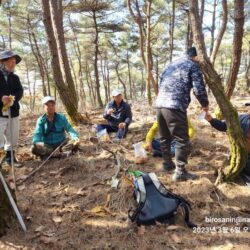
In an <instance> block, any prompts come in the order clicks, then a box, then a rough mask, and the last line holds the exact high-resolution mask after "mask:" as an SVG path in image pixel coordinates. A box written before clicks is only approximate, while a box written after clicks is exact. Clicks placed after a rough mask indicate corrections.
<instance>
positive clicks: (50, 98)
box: [42, 96, 56, 105]
mask: <svg viewBox="0 0 250 250" xmlns="http://www.w3.org/2000/svg"><path fill="white" fill-rule="evenodd" d="M48 102H54V103H55V102H56V101H55V98H54V97H52V96H45V97H44V98H43V99H42V104H43V105H44V104H47V103H48Z"/></svg>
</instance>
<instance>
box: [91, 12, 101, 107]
mask: <svg viewBox="0 0 250 250" xmlns="http://www.w3.org/2000/svg"><path fill="white" fill-rule="evenodd" d="M93 20H94V29H95V38H94V44H95V59H94V70H95V81H96V84H95V86H96V95H97V102H98V105H99V107H100V108H101V107H103V103H102V98H101V93H100V80H99V71H98V54H99V44H98V43H99V31H98V25H97V20H96V12H95V11H93Z"/></svg>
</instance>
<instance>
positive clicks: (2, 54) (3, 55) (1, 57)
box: [0, 50, 22, 64]
mask: <svg viewBox="0 0 250 250" xmlns="http://www.w3.org/2000/svg"><path fill="white" fill-rule="evenodd" d="M11 57H15V58H16V64H18V63H20V62H21V61H22V58H21V57H20V56H19V55H18V54H16V53H15V52H13V51H11V50H7V51H1V52H0V61H1V60H5V59H8V58H11Z"/></svg>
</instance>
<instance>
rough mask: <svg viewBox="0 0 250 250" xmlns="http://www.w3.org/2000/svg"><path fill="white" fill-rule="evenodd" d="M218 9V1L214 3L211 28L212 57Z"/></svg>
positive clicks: (215, 0)
mask: <svg viewBox="0 0 250 250" xmlns="http://www.w3.org/2000/svg"><path fill="white" fill-rule="evenodd" d="M216 7H217V0H214V3H213V15H212V26H211V44H210V56H211V55H212V51H213V47H214V32H215V17H216Z"/></svg>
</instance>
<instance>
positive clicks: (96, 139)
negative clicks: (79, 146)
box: [89, 136, 99, 144]
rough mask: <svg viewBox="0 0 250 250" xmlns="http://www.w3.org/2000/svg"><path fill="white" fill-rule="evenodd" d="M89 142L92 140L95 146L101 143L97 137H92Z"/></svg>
mask: <svg viewBox="0 0 250 250" xmlns="http://www.w3.org/2000/svg"><path fill="white" fill-rule="evenodd" d="M89 140H90V141H91V142H92V143H93V144H98V143H99V139H98V138H97V137H96V136H92V137H90V138H89Z"/></svg>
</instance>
